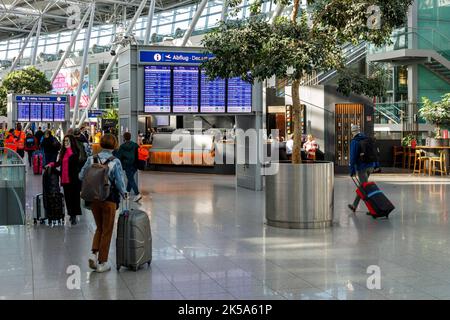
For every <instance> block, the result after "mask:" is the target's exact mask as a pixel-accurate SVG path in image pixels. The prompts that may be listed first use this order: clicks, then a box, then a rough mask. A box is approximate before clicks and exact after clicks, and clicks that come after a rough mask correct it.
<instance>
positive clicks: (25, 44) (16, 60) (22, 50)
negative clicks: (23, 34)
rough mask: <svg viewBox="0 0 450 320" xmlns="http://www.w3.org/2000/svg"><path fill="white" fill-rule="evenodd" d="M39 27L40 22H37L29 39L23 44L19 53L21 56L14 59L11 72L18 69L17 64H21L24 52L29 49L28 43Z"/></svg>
mask: <svg viewBox="0 0 450 320" xmlns="http://www.w3.org/2000/svg"><path fill="white" fill-rule="evenodd" d="M37 25H38V22H37V21H36V22H35V24H34V26H33V29H31V31H30V33H29V34H28V37H27V38H26V39H25V42H24V43H23V45H22V48H21V49H20V51H19V55H18V56H17V57H16V58H15V59H14V61H13V64H12V66H11V68H10V69H9V72H11V71H14V69H15V68H16V67H17V64H18V63H19V60H20V58H21V57H22V55H23V52H24V51H25V48H26V47H27V45H28V42H29V41H30V39H31V36H32V35H33V34H34V32H35V31H36V28H37Z"/></svg>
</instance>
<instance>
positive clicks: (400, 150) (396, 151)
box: [392, 146, 404, 167]
mask: <svg viewBox="0 0 450 320" xmlns="http://www.w3.org/2000/svg"><path fill="white" fill-rule="evenodd" d="M392 153H393V158H394V161H393V162H394V165H393V166H394V167H395V165H396V164H397V163H398V162H399V161H397V158H398V156H401V158H400V165H402V164H403V154H404V152H403V147H398V146H394V147H393V152H392Z"/></svg>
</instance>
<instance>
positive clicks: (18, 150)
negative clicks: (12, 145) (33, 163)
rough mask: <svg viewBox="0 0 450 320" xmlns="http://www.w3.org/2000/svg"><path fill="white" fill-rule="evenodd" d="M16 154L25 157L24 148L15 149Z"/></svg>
mask: <svg viewBox="0 0 450 320" xmlns="http://www.w3.org/2000/svg"><path fill="white" fill-rule="evenodd" d="M17 154H18V155H19V156H20V157H21V158H23V157H25V150H24V149H17Z"/></svg>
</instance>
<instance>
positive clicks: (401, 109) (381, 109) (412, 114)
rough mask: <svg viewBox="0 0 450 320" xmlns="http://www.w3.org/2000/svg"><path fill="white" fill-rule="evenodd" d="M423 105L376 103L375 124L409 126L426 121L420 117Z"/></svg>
mask: <svg viewBox="0 0 450 320" xmlns="http://www.w3.org/2000/svg"><path fill="white" fill-rule="evenodd" d="M421 107H422V103H411V102H393V103H376V104H375V109H374V123H375V124H407V123H420V124H424V123H425V122H426V121H425V120H424V119H422V118H421V117H420V116H419V115H418V111H419V110H420V108H421Z"/></svg>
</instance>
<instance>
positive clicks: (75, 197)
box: [63, 183, 81, 217]
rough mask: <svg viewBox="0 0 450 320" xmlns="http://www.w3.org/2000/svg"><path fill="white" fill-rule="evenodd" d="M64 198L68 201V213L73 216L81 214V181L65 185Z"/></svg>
mask: <svg viewBox="0 0 450 320" xmlns="http://www.w3.org/2000/svg"><path fill="white" fill-rule="evenodd" d="M63 189H64V200H65V202H66V208H67V214H68V215H69V216H71V217H74V216H81V203H80V202H81V200H80V191H81V185H80V184H79V183H70V184H65V185H63Z"/></svg>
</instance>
